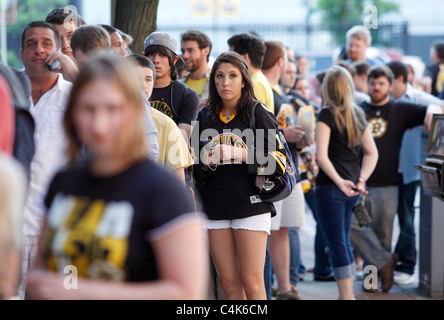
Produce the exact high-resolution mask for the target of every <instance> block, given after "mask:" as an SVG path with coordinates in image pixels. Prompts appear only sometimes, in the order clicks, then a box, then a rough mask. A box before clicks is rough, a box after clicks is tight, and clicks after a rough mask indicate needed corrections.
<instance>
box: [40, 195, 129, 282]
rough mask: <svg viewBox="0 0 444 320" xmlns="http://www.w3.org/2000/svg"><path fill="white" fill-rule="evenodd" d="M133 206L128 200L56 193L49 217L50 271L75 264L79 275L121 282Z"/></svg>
mask: <svg viewBox="0 0 444 320" xmlns="http://www.w3.org/2000/svg"><path fill="white" fill-rule="evenodd" d="M133 214H134V208H133V206H132V205H131V204H130V203H129V202H110V203H107V202H106V201H103V200H91V199H89V198H87V197H74V196H65V195H62V194H58V195H57V196H56V197H55V199H54V202H53V205H52V206H51V210H50V212H49V217H48V226H49V230H50V236H49V237H48V238H47V239H46V241H48V242H47V245H46V246H45V247H46V248H51V251H50V252H48V254H47V255H46V257H47V259H46V262H47V265H48V268H49V269H50V270H53V271H60V270H63V268H64V267H66V266H67V265H75V266H76V267H77V271H78V275H79V276H82V277H88V278H92V279H101V280H112V281H124V280H126V279H127V277H128V274H127V270H126V267H125V261H126V258H127V255H128V238H129V234H130V230H131V225H132V221H133Z"/></svg>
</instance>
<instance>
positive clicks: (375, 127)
mask: <svg viewBox="0 0 444 320" xmlns="http://www.w3.org/2000/svg"><path fill="white" fill-rule="evenodd" d="M368 126H369V129H370V132H371V133H372V136H373V138H374V139H379V138H382V137H383V136H384V135H385V134H386V132H387V128H388V123H387V120H385V119H384V118H380V117H378V118H371V119H370V120H369V121H368Z"/></svg>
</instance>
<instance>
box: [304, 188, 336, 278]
mask: <svg viewBox="0 0 444 320" xmlns="http://www.w3.org/2000/svg"><path fill="white" fill-rule="evenodd" d="M305 202H306V203H307V204H308V206H309V207H310V210H311V212H312V213H313V217H314V219H315V221H316V234H315V243H314V251H315V252H314V253H315V259H314V260H315V261H314V267H313V274H314V275H315V276H319V277H326V278H327V277H329V276H331V275H332V270H331V265H330V261H329V260H328V255H327V253H326V248H327V243H326V241H325V239H324V235H323V234H322V232H321V228H320V227H319V222H318V221H317V217H316V203H315V198H314V192H313V193H311V191H309V192H306V193H305Z"/></svg>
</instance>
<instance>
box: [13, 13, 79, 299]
mask: <svg viewBox="0 0 444 320" xmlns="http://www.w3.org/2000/svg"><path fill="white" fill-rule="evenodd" d="M60 44H61V40H60V34H59V32H58V31H57V29H56V28H55V27H54V26H53V25H51V24H49V23H47V22H43V21H34V22H31V23H30V24H28V25H27V26H26V27H25V29H24V30H23V33H22V43H21V45H22V48H21V50H20V57H21V60H22V62H23V65H24V67H25V72H26V74H27V75H28V77H29V80H30V81H31V88H32V91H31V98H32V102H33V104H32V107H31V110H30V111H31V114H32V115H33V117H34V121H35V134H34V140H35V145H36V152H35V154H34V158H33V160H32V162H31V169H30V181H29V186H28V195H27V199H26V205H25V211H24V229H23V232H24V236H25V247H24V256H23V266H22V285H21V287H20V289H19V297H20V298H21V299H24V298H25V285H26V276H27V272H28V270H29V267H30V265H31V264H32V258H33V257H34V255H35V253H36V250H37V240H38V236H39V234H40V229H41V223H42V220H43V216H44V214H45V208H44V204H43V199H44V196H45V194H46V189H47V188H48V186H49V183H50V182H51V179H52V177H53V176H54V175H55V173H56V172H57V171H58V170H59V169H61V168H62V166H63V165H64V164H65V163H66V157H65V148H66V142H67V140H66V138H65V134H64V132H63V124H62V122H63V114H64V111H65V108H66V104H67V100H68V97H69V93H70V91H71V86H72V84H71V83H70V82H68V81H66V80H64V79H63V76H62V75H61V74H59V73H56V72H52V71H50V69H49V67H48V64H47V59H48V56H49V55H51V54H52V53H53V52H55V51H57V50H59V48H60Z"/></svg>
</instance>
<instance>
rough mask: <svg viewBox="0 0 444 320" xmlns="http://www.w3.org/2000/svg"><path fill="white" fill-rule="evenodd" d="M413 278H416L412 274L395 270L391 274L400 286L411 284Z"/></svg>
mask: <svg viewBox="0 0 444 320" xmlns="http://www.w3.org/2000/svg"><path fill="white" fill-rule="evenodd" d="M415 280H416V278H415V275H414V274H408V273H405V272H400V271H395V275H394V276H393V281H394V282H395V283H396V284H397V285H400V286H406V285H409V284H413V283H414V282H415Z"/></svg>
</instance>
